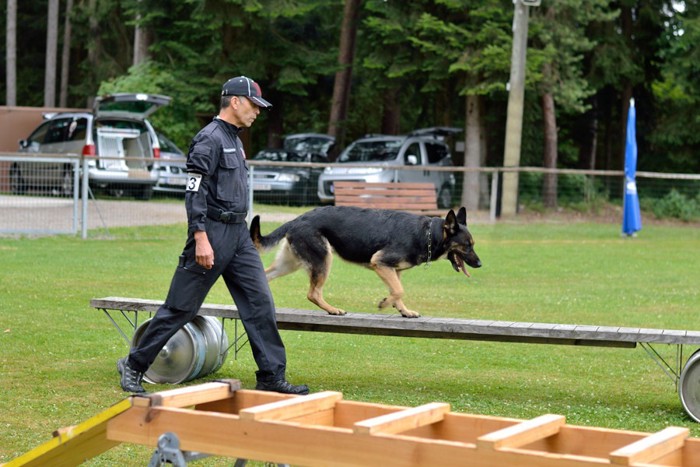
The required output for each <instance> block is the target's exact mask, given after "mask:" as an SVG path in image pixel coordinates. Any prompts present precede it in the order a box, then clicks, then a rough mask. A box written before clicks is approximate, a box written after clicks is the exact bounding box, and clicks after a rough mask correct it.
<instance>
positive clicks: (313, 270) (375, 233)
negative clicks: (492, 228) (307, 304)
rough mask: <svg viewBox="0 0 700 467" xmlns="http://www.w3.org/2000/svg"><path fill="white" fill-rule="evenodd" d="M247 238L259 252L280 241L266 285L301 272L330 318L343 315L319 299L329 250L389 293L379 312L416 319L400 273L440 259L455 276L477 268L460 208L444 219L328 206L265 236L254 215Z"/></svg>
mask: <svg viewBox="0 0 700 467" xmlns="http://www.w3.org/2000/svg"><path fill="white" fill-rule="evenodd" d="M250 235H251V238H252V239H253V243H254V244H255V246H256V248H257V249H258V251H260V252H263V251H265V250H268V249H270V248H272V247H274V246H275V245H277V244H278V243H280V242H282V245H281V247H280V249H279V251H278V252H277V256H276V257H275V260H274V262H273V263H272V265H271V266H270V267H268V268H267V269H266V270H265V273H266V275H267V279H268V281H270V280H272V279H275V278H277V277H280V276H284V275H286V274H289V273H291V272H294V271H296V270H297V269H299V268H302V267H303V268H304V269H306V271H307V272H308V273H309V279H310V287H309V292H308V294H307V298H308V299H309V300H310V301H311V302H312V303H314V304H316V305H317V306H319V307H320V308H322V309H324V310H326V311H327V312H328V313H330V314H332V315H343V314H345V311H343V310H341V309H340V308H336V307H334V306H332V305H330V304H328V303H327V302H326V301H325V300H324V299H323V285H324V284H325V283H326V280H327V279H328V275H329V273H330V269H331V261H332V252H333V251H335V252H336V253H337V254H338V255H339V256H340V257H341V258H343V259H344V260H346V261H349V262H352V263H356V264H359V265H362V266H365V267H368V268H370V269H372V270H374V272H376V273H377V275H378V276H379V277H380V278H381V279H382V281H384V283H385V284H386V286H387V287H388V288H389V296H388V297H386V298H384V299H383V300H381V301H380V302H379V308H387V307H389V306H394V307H395V308H396V309H397V310H398V311H399V312H400V313H401V314H402V315H403V316H405V317H407V318H417V317H419V316H420V314H419V313H417V312H415V311H412V310H409V309H408V308H406V305H404V303H403V295H404V290H403V286H402V285H401V281H400V274H401V271H403V270H405V269H409V268H412V267H414V266H417V265H419V264H422V263H425V262H429V261H435V260H437V259H440V258H444V257H446V258H447V259H448V260H449V261H450V262H451V263H452V267H453V268H454V269H455V271H462V272H463V273H464V274H466V275H467V276H469V273H468V272H467V269H466V266H465V263H466V264H467V265H469V266H471V267H473V268H478V267H481V261H480V260H479V257H478V256H477V255H476V253H475V252H474V240H473V238H472V236H471V234H470V233H469V230H467V211H466V209H464V208H460V209H459V212H458V213H457V214H455V213H454V211H452V210H450V211H449V212H448V213H447V216H446V217H445V218H444V219H442V218H439V217H427V216H420V215H416V214H410V213H407V212H400V211H391V210H384V209H362V208H355V207H346V206H326V207H321V208H316V209H314V210H312V211H309V212H307V213H305V214H303V215H301V216H299V217H297V218H296V219H294V220H292V221H289V222H287V223H286V224H284V225H282V226H281V227H279V228H278V229H276V230H275V231H273V232H272V233H271V234H269V235H267V236H262V235H261V234H260V217H259V216H255V218H253V221H252V222H251V224H250Z"/></svg>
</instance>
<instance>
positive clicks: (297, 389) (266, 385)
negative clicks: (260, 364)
mask: <svg viewBox="0 0 700 467" xmlns="http://www.w3.org/2000/svg"><path fill="white" fill-rule="evenodd" d="M255 389H257V390H259V391H273V392H281V393H283V394H298V395H302V396H303V395H306V394H308V393H309V387H308V386H307V385H306V384H300V385H299V386H295V385H293V384H290V383H288V382H287V381H285V380H283V379H278V380H276V381H258V382H257V384H256V385H255Z"/></svg>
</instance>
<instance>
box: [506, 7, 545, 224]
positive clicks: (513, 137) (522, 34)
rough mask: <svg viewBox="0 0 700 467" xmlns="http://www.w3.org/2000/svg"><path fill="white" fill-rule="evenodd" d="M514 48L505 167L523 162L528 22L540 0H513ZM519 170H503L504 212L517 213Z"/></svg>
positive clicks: (508, 214)
mask: <svg viewBox="0 0 700 467" xmlns="http://www.w3.org/2000/svg"><path fill="white" fill-rule="evenodd" d="M513 4H514V5H515V7H514V13H513V51H512V54H511V63H510V81H509V83H508V116H507V119H506V142H505V152H504V155H503V166H504V167H519V166H520V147H521V141H522V135H523V107H524V101H525V62H526V52H527V25H528V16H529V8H530V6H539V4H540V0H513ZM518 178H519V177H518V172H504V173H503V185H502V187H503V189H502V196H501V216H514V215H515V214H516V213H517V211H518Z"/></svg>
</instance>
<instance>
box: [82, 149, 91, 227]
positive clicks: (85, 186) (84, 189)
mask: <svg viewBox="0 0 700 467" xmlns="http://www.w3.org/2000/svg"><path fill="white" fill-rule="evenodd" d="M80 160H81V162H82V166H83V173H82V180H83V181H82V183H81V184H80V191H81V194H80V196H81V198H82V206H83V215H82V217H81V219H82V225H81V227H82V228H81V232H80V237H81V238H82V239H83V240H85V239H86V238H87V230H88V188H89V186H88V163H87V160H86V159H85V156H80Z"/></svg>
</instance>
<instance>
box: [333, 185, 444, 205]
mask: <svg viewBox="0 0 700 467" xmlns="http://www.w3.org/2000/svg"><path fill="white" fill-rule="evenodd" d="M334 192H335V204H336V205H337V206H358V207H365V208H373V209H397V210H402V211H403V210H411V211H423V210H433V211H434V210H437V193H436V191H435V186H434V185H433V184H432V183H366V182H343V181H339V182H335V183H334Z"/></svg>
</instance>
